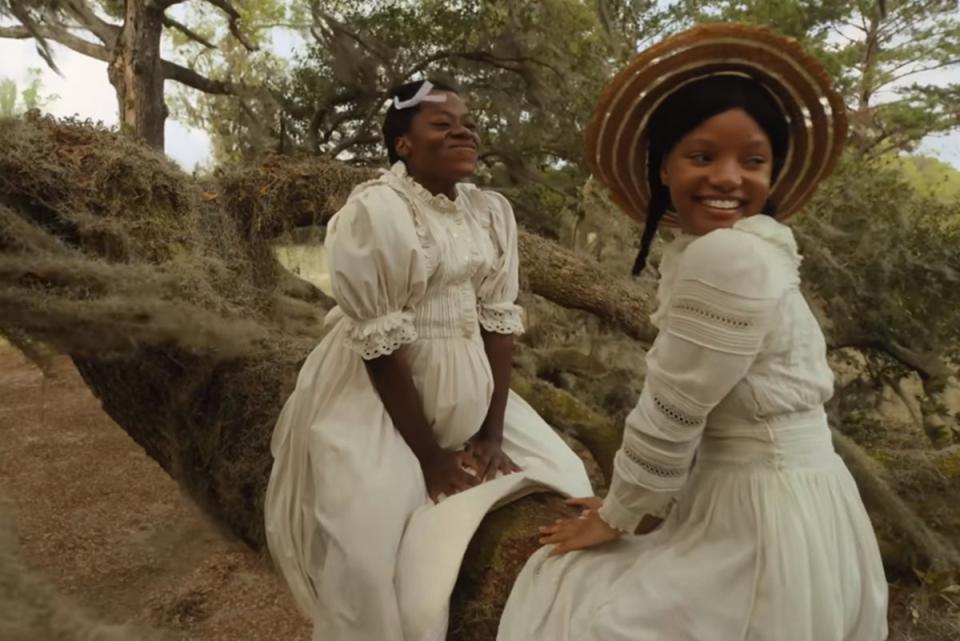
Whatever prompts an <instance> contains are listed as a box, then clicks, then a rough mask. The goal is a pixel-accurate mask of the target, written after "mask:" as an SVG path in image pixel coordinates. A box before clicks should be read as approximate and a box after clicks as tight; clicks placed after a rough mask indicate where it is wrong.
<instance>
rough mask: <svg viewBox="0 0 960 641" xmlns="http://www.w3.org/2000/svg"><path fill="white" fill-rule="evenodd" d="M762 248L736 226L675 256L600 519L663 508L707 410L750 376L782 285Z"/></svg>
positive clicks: (632, 526)
mask: <svg viewBox="0 0 960 641" xmlns="http://www.w3.org/2000/svg"><path fill="white" fill-rule="evenodd" d="M769 249H770V248H769V246H768V245H767V244H766V241H764V240H762V239H761V238H759V237H757V236H755V235H752V234H749V233H746V232H743V231H739V230H734V229H724V230H718V231H714V232H712V233H710V234H707V235H705V236H703V237H701V238H699V239H697V240H696V241H694V242H693V243H692V244H691V245H690V246H689V247H688V248H687V249H686V251H685V252H684V254H683V255H682V256H681V257H680V262H679V264H678V267H677V269H678V271H677V279H676V281H675V285H674V288H673V292H672V295H671V297H670V302H669V304H668V307H667V311H666V317H665V320H664V324H663V326H662V329H661V332H660V334H659V335H658V336H657V339H656V340H655V341H654V345H653V347H652V348H651V350H650V351H649V352H648V353H647V377H646V380H645V381H644V386H643V390H642V392H641V394H640V399H639V401H638V402H637V405H636V407H634V409H633V411H632V412H631V413H630V414H629V416H628V417H627V420H626V426H625V429H624V435H623V443H622V445H621V447H620V450H619V451H618V452H617V455H616V457H615V459H614V470H613V479H612V482H611V485H610V490H609V492H608V493H607V496H606V497H605V498H604V501H603V506H602V507H601V509H600V517H601V518H602V519H603V520H604V521H606V522H607V523H608V524H609V525H611V526H612V527H615V528H617V529H619V530H621V531H624V532H633V531H634V530H636V528H637V526H638V525H639V523H640V521H641V519H642V518H643V517H644V516H645V515H647V514H651V515H655V516H664V514H665V512H666V511H667V509H668V508H669V506H670V504H671V502H672V499H673V497H674V496H675V495H676V494H677V493H678V492H679V490H681V489H682V488H683V486H684V484H685V483H686V480H687V476H688V474H689V471H690V467H691V464H692V462H693V457H694V454H695V452H696V450H697V448H698V447H699V445H700V440H701V438H702V436H703V429H704V426H705V425H706V421H707V415H708V414H709V413H710V411H711V410H712V409H713V408H714V407H715V406H716V405H717V404H718V403H719V402H720V401H721V400H723V398H724V397H725V396H726V395H727V394H728V393H729V392H730V391H731V390H732V389H733V387H734V385H736V384H737V383H738V382H739V381H740V380H742V379H743V377H744V376H745V375H746V374H747V371H748V370H749V369H750V367H751V365H752V364H753V362H754V361H755V360H756V358H757V355H758V354H759V352H760V350H761V347H762V345H763V342H764V339H765V337H766V336H767V334H768V333H769V332H770V331H771V330H772V329H773V327H772V325H773V318H774V314H775V310H776V307H777V305H778V303H779V300H780V299H781V298H782V296H783V294H784V292H785V291H786V286H785V285H784V284H783V283H784V279H782V278H778V274H777V268H776V266H775V265H773V264H772V262H773V261H772V260H771V257H770V253H769Z"/></svg>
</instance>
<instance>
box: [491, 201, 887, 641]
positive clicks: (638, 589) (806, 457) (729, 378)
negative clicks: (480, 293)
mask: <svg viewBox="0 0 960 641" xmlns="http://www.w3.org/2000/svg"><path fill="white" fill-rule="evenodd" d="M799 264H800V257H799V255H798V253H797V247H796V244H795V242H794V238H793V234H792V232H791V231H790V229H789V228H788V227H786V226H784V225H782V224H780V223H778V222H777V221H775V220H774V219H772V218H770V217H767V216H763V215H759V216H754V217H751V218H747V219H745V220H742V221H740V222H739V223H737V224H736V225H735V227H734V228H733V229H726V230H718V231H714V232H711V233H709V234H707V235H705V236H702V237H699V238H696V237H691V236H681V237H680V238H678V239H677V240H675V241H673V243H672V244H670V245H668V247H667V249H666V252H665V257H664V259H663V261H662V265H661V273H662V281H661V284H660V288H659V291H658V299H659V308H658V310H657V313H656V314H655V316H654V321H655V322H656V323H657V325H658V327H659V328H660V333H659V335H658V337H657V339H656V341H655V343H654V346H653V348H652V349H651V351H650V352H649V353H648V357H647V364H648V371H647V378H646V381H645V384H644V388H643V392H642V393H641V397H640V400H639V401H638V403H637V406H636V407H635V408H634V410H633V411H632V413H631V414H630V415H629V417H628V419H627V422H626V430H625V434H624V440H623V445H622V447H621V449H620V450H619V452H618V453H617V456H616V459H615V464H614V467H615V470H614V479H613V482H612V484H611V489H610V492H609V494H608V495H607V496H606V498H605V499H604V502H603V506H602V507H601V509H600V516H601V518H603V519H604V520H605V521H606V522H607V523H609V524H610V525H612V526H614V527H616V528H617V529H620V530H622V531H625V532H632V531H634V530H635V529H636V526H637V525H638V523H639V521H640V520H641V517H642V516H643V515H644V514H659V515H662V514H664V513H668V516H667V517H666V520H665V521H664V523H663V524H662V525H661V526H660V527H659V528H658V529H657V530H655V531H654V532H653V533H651V534H648V535H646V536H634V535H626V536H624V537H623V539H621V540H620V541H618V542H616V543H614V544H611V545H608V546H600V547H597V548H594V549H591V550H585V551H579V552H574V553H569V554H565V555H562V556H560V557H556V558H553V559H548V558H547V556H546V553H547V552H548V551H549V548H543V549H541V550H539V551H537V553H536V554H535V555H534V556H533V557H531V559H530V561H529V562H528V564H527V565H526V566H525V568H524V570H523V571H522V573H521V575H520V577H519V578H518V579H517V582H516V584H515V586H514V588H513V591H512V593H511V595H510V599H509V601H508V603H507V607H506V610H505V612H504V615H503V618H502V620H501V624H500V632H499V635H498V641H667V640H669V641H740V640H749V641H880V640H881V639H885V638H886V635H887V623H886V607H887V584H886V580H885V578H884V572H883V567H882V565H881V561H880V554H879V551H878V548H877V542H876V538H875V536H874V533H873V529H872V527H871V524H870V521H869V519H868V516H867V514H866V511H865V510H864V507H863V504H862V502H861V500H860V495H859V493H858V491H857V487H856V485H855V483H854V481H853V479H852V477H851V476H850V474H849V472H848V470H847V468H846V466H845V465H844V464H843V462H842V461H841V459H840V458H839V457H838V456H837V455H836V453H835V452H834V449H833V445H832V442H831V437H830V431H829V428H828V425H827V419H826V415H825V413H824V409H823V403H824V402H825V401H826V400H827V399H828V398H829V397H830V395H831V394H832V391H833V376H832V374H831V371H830V369H829V367H828V365H827V361H826V346H825V343H824V339H823V334H822V332H821V331H820V327H819V326H818V324H817V322H816V320H815V318H814V316H813V314H812V313H811V311H810V309H809V307H808V306H807V304H806V302H805V300H804V298H803V296H802V295H801V293H800V289H799V283H800V278H799V275H798V267H799Z"/></svg>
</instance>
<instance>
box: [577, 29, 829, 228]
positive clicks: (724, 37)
mask: <svg viewBox="0 0 960 641" xmlns="http://www.w3.org/2000/svg"><path fill="white" fill-rule="evenodd" d="M718 74H740V75H747V76H749V77H751V78H754V79H756V80H757V81H758V82H760V83H761V84H762V85H763V86H764V87H765V88H766V89H767V90H768V91H770V92H771V93H772V94H773V96H774V97H775V98H776V99H777V102H779V104H780V106H781V107H782V109H783V112H784V114H785V116H786V118H787V120H788V121H789V127H790V142H789V148H788V150H787V154H786V158H785V162H784V165H783V168H782V169H781V171H780V174H779V175H778V177H777V179H776V181H775V182H774V184H773V185H771V189H770V201H771V203H773V205H774V206H775V207H776V212H777V218H778V219H780V220H783V219H784V218H786V217H788V216H790V215H791V214H793V213H795V212H796V211H797V210H798V209H800V208H801V207H802V206H803V205H804V204H805V203H806V202H807V201H808V200H809V199H810V197H811V196H812V195H813V192H814V190H815V188H816V186H817V184H818V183H819V182H820V181H821V180H823V179H824V178H825V177H826V176H828V175H829V174H830V172H831V171H833V168H834V166H835V165H836V163H837V159H838V158H839V156H840V153H841V151H842V149H843V143H844V141H845V139H846V135H847V118H846V110H845V107H844V103H843V99H842V98H841V96H840V95H839V94H838V93H837V92H836V91H835V90H834V89H833V87H832V84H831V82H830V77H829V75H828V74H827V72H826V70H825V69H824V68H823V66H822V65H821V64H820V63H819V62H818V61H817V60H816V59H815V58H814V57H813V56H811V55H810V54H808V53H806V52H805V51H804V50H803V49H802V48H801V46H800V44H799V43H798V42H797V41H795V40H793V39H791V38H786V37H784V36H781V35H779V34H776V33H774V32H772V31H770V30H768V29H765V28H763V27H757V26H752V25H744V24H737V23H715V24H705V25H701V26H698V27H695V28H693V29H690V30H689V31H684V32H683V33H679V34H676V35H674V36H671V37H670V38H667V39H666V40H664V41H662V42H660V43H659V44H656V45H654V46H652V47H650V48H649V49H647V50H646V51H643V52H642V53H640V54H639V55H637V56H636V57H635V58H634V59H633V60H632V61H631V62H630V63H629V64H628V65H627V67H626V68H625V69H623V70H621V71H620V72H619V73H618V74H617V75H616V76H615V77H614V78H613V80H611V81H610V83H609V84H608V85H607V86H606V88H605V89H604V90H603V93H601V95H600V99H599V100H598V101H597V106H596V107H595V109H594V113H593V119H592V121H591V123H590V126H589V127H588V128H587V140H586V151H587V165H588V167H589V169H590V171H591V173H592V174H593V175H594V177H595V178H597V179H598V180H600V182H602V183H603V184H604V185H605V186H606V187H607V189H608V191H609V193H610V197H611V198H612V199H613V201H614V202H615V203H616V204H617V205H618V206H619V207H620V208H621V209H622V210H623V211H624V212H625V213H627V214H628V215H629V216H631V217H633V218H635V219H637V220H638V221H640V222H643V220H644V219H645V218H646V214H647V205H648V204H649V202H650V185H649V184H648V181H647V155H648V150H647V145H648V138H647V126H648V124H649V122H650V116H651V115H652V114H653V113H654V111H655V110H656V109H657V107H658V106H659V105H660V104H661V103H662V102H663V101H664V100H665V99H666V98H667V97H668V96H669V95H670V94H672V93H673V92H674V91H676V90H677V89H679V88H680V87H682V86H683V85H685V84H687V83H689V82H692V81H695V80H699V79H701V78H705V77H707V76H712V75H718ZM662 222H663V224H666V225H676V224H677V222H678V221H677V220H676V217H675V215H674V214H673V213H672V212H668V213H667V214H666V215H665V216H664V218H663V221H662Z"/></svg>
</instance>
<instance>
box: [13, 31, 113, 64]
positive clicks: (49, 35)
mask: <svg viewBox="0 0 960 641" xmlns="http://www.w3.org/2000/svg"><path fill="white" fill-rule="evenodd" d="M37 37H40V38H43V39H45V40H51V41H53V42H57V43H59V44H62V45H63V46H65V47H67V48H68V49H72V50H73V51H76V52H77V53H81V54H83V55H85V56H89V57H91V58H96V59H97V60H102V61H104V62H110V61H111V60H112V59H113V55H112V54H111V50H110V49H108V48H107V47H104V46H102V45H98V44H96V43H95V42H90V41H89V40H85V39H83V38H81V37H79V36H77V35H74V34H72V33H70V32H69V31H67V30H66V29H59V28H56V27H51V26H49V25H36V27H34V29H33V30H31V29H29V28H27V27H24V26H15V27H0V38H11V39H17V40H25V39H27V38H37Z"/></svg>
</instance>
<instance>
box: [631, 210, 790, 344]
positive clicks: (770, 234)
mask: <svg viewBox="0 0 960 641" xmlns="http://www.w3.org/2000/svg"><path fill="white" fill-rule="evenodd" d="M733 228H734V229H736V230H739V231H742V232H746V233H748V234H753V235H754V236H759V237H760V238H762V239H764V240H765V241H767V242H768V243H770V244H771V245H774V246H775V247H777V248H778V249H781V250H782V251H783V252H784V253H785V254H787V256H788V257H789V258H790V260H791V261H792V262H793V264H794V265H796V266H797V267H799V266H800V261H801V260H802V259H801V257H800V252H799V250H798V249H797V241H796V239H795V238H794V237H793V230H792V229H790V228H789V227H787V226H786V225H784V224H783V223H781V222H779V221H778V220H776V219H775V218H773V217H771V216H764V215H762V214H758V215H756V216H750V217H749V218H744V219H742V220H739V221H737V222H736V223H735V224H734V226H733ZM697 238H700V236H694V235H693V234H685V233H683V232H676V236H675V237H674V239H673V240H672V241H670V242H669V243H667V244H666V246H664V248H663V255H662V257H661V259H660V282H659V283H658V285H657V311H655V312H654V313H653V314H652V315H651V316H650V320H651V322H652V323H653V324H654V326H655V327H657V328H659V327H660V321H661V320H662V319H663V316H664V314H665V313H666V309H667V304H668V302H669V300H670V292H671V291H672V290H673V285H674V282H675V281H676V279H677V269H678V266H679V264H680V257H681V256H682V255H683V252H684V250H685V249H686V248H687V247H689V246H690V243H692V242H693V241H695V240H696V239H697Z"/></svg>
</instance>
